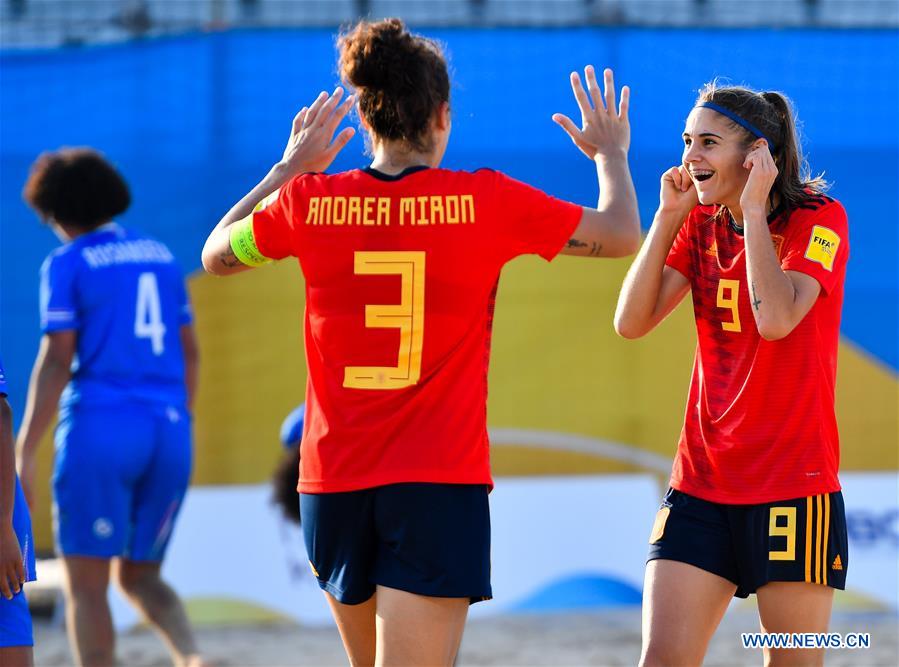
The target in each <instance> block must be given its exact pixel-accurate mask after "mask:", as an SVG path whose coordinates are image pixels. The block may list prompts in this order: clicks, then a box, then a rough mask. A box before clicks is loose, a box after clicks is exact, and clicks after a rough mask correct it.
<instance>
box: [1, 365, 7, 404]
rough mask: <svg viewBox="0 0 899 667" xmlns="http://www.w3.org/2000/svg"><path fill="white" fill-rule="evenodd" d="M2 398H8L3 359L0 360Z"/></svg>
mask: <svg viewBox="0 0 899 667" xmlns="http://www.w3.org/2000/svg"><path fill="white" fill-rule="evenodd" d="M0 396H6V371H4V370H3V359H0Z"/></svg>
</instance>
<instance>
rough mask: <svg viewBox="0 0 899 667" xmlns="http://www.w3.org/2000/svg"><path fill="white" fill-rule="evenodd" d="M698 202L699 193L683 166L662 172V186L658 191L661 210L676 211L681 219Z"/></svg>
mask: <svg viewBox="0 0 899 667" xmlns="http://www.w3.org/2000/svg"><path fill="white" fill-rule="evenodd" d="M698 203H699V195H698V194H697V193H696V188H695V187H694V186H693V179H691V178H690V174H689V173H687V170H686V168H685V167H683V166H679V167H671V169H669V170H668V171H666V172H665V173H664V174H662V187H661V189H660V192H659V209H660V210H661V211H663V212H666V213H667V212H670V213H677V214H678V215H679V216H680V217H681V220H682V221H683V220H685V219H686V217H687V214H688V213H689V212H690V211H692V210H693V207H694V206H696V205H697V204H698Z"/></svg>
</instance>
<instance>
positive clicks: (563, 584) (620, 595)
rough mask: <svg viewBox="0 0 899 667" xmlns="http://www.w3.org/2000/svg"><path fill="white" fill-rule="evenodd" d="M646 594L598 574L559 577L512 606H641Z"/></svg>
mask: <svg viewBox="0 0 899 667" xmlns="http://www.w3.org/2000/svg"><path fill="white" fill-rule="evenodd" d="M642 600H643V594H642V593H641V592H640V591H639V590H638V589H636V588H634V587H633V586H631V585H630V584H628V583H626V582H624V581H621V580H620V579H613V578H611V577H604V576H602V575H598V574H582V575H574V576H571V577H567V578H565V579H559V580H557V581H554V582H552V583H550V584H548V585H547V586H545V587H543V588H542V589H540V590H539V591H537V592H536V593H534V594H533V595H531V596H530V597H527V598H525V600H523V601H522V602H519V603H518V604H517V605H515V606H514V607H513V611H523V612H535V611H536V612H546V611H570V610H575V609H576V610H584V609H596V610H599V609H608V608H610V607H626V606H632V605H639V604H640V603H641V602H642Z"/></svg>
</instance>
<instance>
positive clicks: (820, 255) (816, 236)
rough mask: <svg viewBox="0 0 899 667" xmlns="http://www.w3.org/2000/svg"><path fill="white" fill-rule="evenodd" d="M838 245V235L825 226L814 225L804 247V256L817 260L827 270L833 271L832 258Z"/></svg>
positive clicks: (835, 254)
mask: <svg viewBox="0 0 899 667" xmlns="http://www.w3.org/2000/svg"><path fill="white" fill-rule="evenodd" d="M839 247H840V236H839V235H838V234H837V233H836V232H835V231H833V230H832V229H828V228H827V227H822V226H821V225H815V226H814V228H813V229H812V236H811V238H810V239H809V242H808V248H806V249H805V258H806V259H809V260H811V261H813V262H817V263H818V264H820V265H821V266H823V267H824V268H825V269H827V270H828V271H833V260H834V257H836V256H837V248H839Z"/></svg>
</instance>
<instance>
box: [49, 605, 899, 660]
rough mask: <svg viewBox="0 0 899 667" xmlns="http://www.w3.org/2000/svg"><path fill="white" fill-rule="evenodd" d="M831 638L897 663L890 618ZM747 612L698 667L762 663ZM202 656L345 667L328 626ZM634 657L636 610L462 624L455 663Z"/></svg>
mask: <svg viewBox="0 0 899 667" xmlns="http://www.w3.org/2000/svg"><path fill="white" fill-rule="evenodd" d="M831 625H832V627H831V630H832V631H833V632H841V633H848V632H869V633H871V644H872V645H871V648H869V649H866V650H854V651H849V650H841V651H833V652H830V653H829V654H828V656H827V659H826V664H827V665H829V666H836V665H847V666H849V665H852V666H856V665H858V666H860V665H865V666H868V665H890V666H893V667H895V666H896V665H899V646H897V644H899V619H897V617H896V616H895V615H883V614H870V613H849V612H838V613H836V614H835V615H834V618H833V622H832V624H831ZM757 627H758V625H757V620H756V617H755V614H754V613H753V612H752V611H748V610H739V609H738V610H731V611H730V612H728V615H727V616H726V617H725V619H724V621H723V623H722V625H721V627H720V628H719V629H718V632H717V633H716V634H715V637H714V639H713V640H712V645H711V647H710V649H709V653H708V656H707V659H706V663H705V664H706V665H753V666H758V665H761V664H762V658H761V651H758V650H744V649H743V648H742V647H741V645H740V633H741V632H754V631H756V630H757ZM198 638H199V642H200V646H201V648H202V650H203V651H204V652H205V653H206V654H207V655H208V656H209V657H210V658H212V659H213V660H215V662H216V663H218V664H220V665H223V666H233V667H251V666H254V667H255V666H259V667H261V666H266V667H287V666H289V665H345V664H347V663H346V657H345V656H344V653H343V650H342V648H341V645H340V639H339V637H338V635H337V631H336V629H334V628H306V627H299V626H296V625H239V626H228V627H203V628H199V629H198ZM35 642H36V644H35V664H36V665H38V666H39V667H44V666H46V667H51V666H58V665H70V664H72V663H71V658H70V657H69V652H68V647H67V645H66V638H65V632H64V631H63V628H62V627H61V626H60V625H59V624H58V623H53V622H50V621H46V620H39V621H37V622H36V625H35ZM639 654H640V613H639V610H636V609H628V610H625V611H609V612H601V613H600V612H597V613H584V614H551V615H518V616H503V617H494V618H489V619H477V620H473V621H469V624H468V628H467V630H466V633H465V638H464V640H463V642H462V650H461V652H460V655H459V660H458V664H459V665H460V666H466V665H510V666H511V665H556V666H561V665H571V666H575V665H635V664H636V663H637V660H638V658H639ZM118 655H119V661H120V664H122V665H127V666H128V667H132V666H133V667H151V666H153V667H155V666H158V665H169V664H171V663H170V661H169V658H168V655H167V653H166V650H165V648H164V646H163V645H162V643H161V642H160V641H159V639H158V638H157V637H156V636H155V635H154V634H153V633H152V632H151V631H149V630H147V629H138V630H134V631H132V632H129V633H127V634H125V635H123V636H121V637H120V639H119V643H118Z"/></svg>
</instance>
